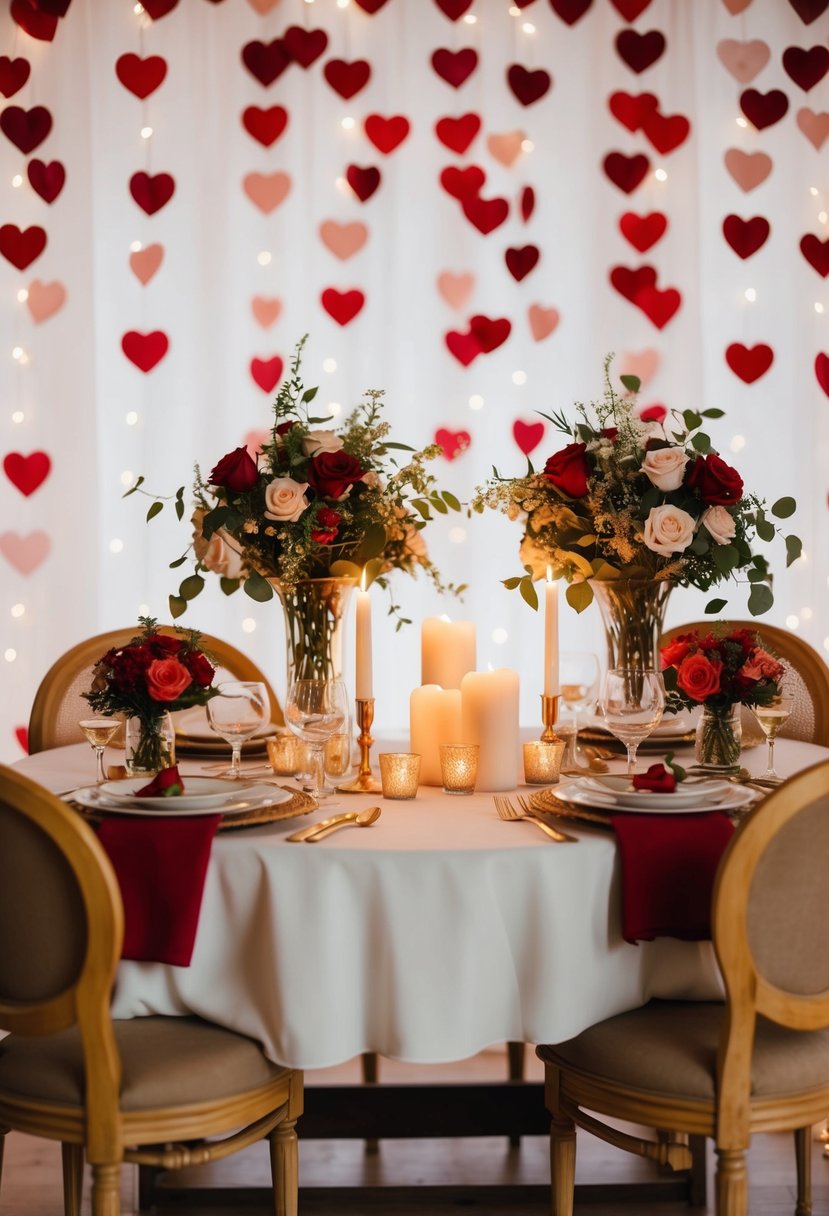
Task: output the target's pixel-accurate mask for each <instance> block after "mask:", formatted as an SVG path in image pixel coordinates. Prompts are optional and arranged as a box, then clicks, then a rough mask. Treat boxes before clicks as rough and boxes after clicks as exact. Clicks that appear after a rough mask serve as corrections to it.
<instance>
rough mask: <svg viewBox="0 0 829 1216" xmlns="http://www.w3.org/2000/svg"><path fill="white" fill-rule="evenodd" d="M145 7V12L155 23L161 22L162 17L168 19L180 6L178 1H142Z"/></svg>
mask: <svg viewBox="0 0 829 1216" xmlns="http://www.w3.org/2000/svg"><path fill="white" fill-rule="evenodd" d="M141 3H142V4H143V5H144V12H145V13H146V14H147V16H148V17H151V18H152V20H153V21H160V20H161V18H162V17H166V16H167V14H168V13H171V12H172V11H173V9H174V8H175V7H176V5H177V4H178V0H146V2H145V0H141Z"/></svg>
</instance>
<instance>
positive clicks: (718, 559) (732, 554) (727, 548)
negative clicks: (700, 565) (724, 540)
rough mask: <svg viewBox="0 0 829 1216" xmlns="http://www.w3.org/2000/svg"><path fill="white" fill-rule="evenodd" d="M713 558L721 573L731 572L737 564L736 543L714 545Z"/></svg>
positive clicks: (712, 549)
mask: <svg viewBox="0 0 829 1216" xmlns="http://www.w3.org/2000/svg"><path fill="white" fill-rule="evenodd" d="M711 560H712V561H713V563H714V565H715V566H716V568H717V570H719V572H720V574H730V573H731V571H732V570H733V569H734V567H735V566H736V565H737V550H736V548H735V546H734V545H713V546H712V548H711Z"/></svg>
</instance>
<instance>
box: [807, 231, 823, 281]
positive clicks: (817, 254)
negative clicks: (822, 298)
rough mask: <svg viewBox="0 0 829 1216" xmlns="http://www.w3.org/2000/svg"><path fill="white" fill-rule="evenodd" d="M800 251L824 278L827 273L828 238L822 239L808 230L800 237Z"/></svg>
mask: <svg viewBox="0 0 829 1216" xmlns="http://www.w3.org/2000/svg"><path fill="white" fill-rule="evenodd" d="M800 252H801V253H802V254H803V256H804V258H805V259H806V261H807V262H808V263H809V265H810V266H812V267H813V268H814V269H815V270H816V271H817V272H818V274H819V275H820V277H821V278H822V279H825V278H826V276H827V274H829V239H827V240H825V241H822V240H821V239H820V237H819V236H815V235H814V233H812V232H810V233H808V234H807V235H806V236H804V237H802V238H801V241H800Z"/></svg>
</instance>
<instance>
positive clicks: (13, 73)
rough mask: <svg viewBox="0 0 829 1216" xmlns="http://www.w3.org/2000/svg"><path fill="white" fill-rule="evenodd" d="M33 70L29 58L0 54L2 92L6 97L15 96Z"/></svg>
mask: <svg viewBox="0 0 829 1216" xmlns="http://www.w3.org/2000/svg"><path fill="white" fill-rule="evenodd" d="M31 70H32V65H31V64H30V63H29V61H28V59H22V58H21V59H9V57H8V55H0V93H2V94H3V96H4V97H14V95H15V93H17V92H18V90H20V89H22V88H23V86H24V84H25V83H26V81H27V80H28V79H29V73H30V72H31Z"/></svg>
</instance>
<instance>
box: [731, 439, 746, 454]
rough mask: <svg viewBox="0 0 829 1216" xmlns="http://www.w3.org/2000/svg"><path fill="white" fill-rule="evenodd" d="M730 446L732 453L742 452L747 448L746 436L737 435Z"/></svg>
mask: <svg viewBox="0 0 829 1216" xmlns="http://www.w3.org/2000/svg"><path fill="white" fill-rule="evenodd" d="M728 446H729V447H730V448H731V451H732V452H742V450H743V448H744V447H745V446H746V440H745V435H735V436H734V437H733V438H732V440H731V443H730V444H729V445H728Z"/></svg>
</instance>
